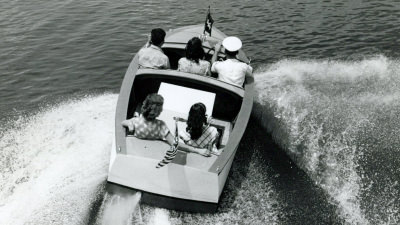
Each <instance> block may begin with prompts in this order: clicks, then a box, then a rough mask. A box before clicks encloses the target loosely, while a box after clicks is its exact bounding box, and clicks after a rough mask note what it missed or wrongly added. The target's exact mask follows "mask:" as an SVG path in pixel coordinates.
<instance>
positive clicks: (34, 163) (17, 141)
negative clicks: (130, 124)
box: [0, 94, 117, 225]
mask: <svg viewBox="0 0 400 225" xmlns="http://www.w3.org/2000/svg"><path fill="white" fill-rule="evenodd" d="M116 99H117V95H115V94H105V95H102V96H97V97H94V96H88V97H87V98H84V99H80V100H70V101H67V102H63V103H60V104H59V105H56V106H52V107H50V108H45V109H43V110H42V111H41V112H39V113H36V114H35V115H30V116H26V117H21V118H19V119H18V120H16V121H13V123H12V126H9V127H8V128H5V129H3V131H2V132H1V133H0V149H1V151H0V224H13V225H15V224H53V223H56V224H82V223H85V220H86V219H87V215H88V214H89V210H90V206H91V205H90V204H91V203H92V202H94V201H96V198H99V196H100V195H102V194H101V193H99V192H101V190H102V189H103V188H104V182H105V180H106V176H107V169H108V160H109V152H110V149H111V144H112V137H113V130H114V127H113V121H114V120H113V117H114V110H115V107H114V106H115V103H116ZM22 205H23V206H22Z"/></svg>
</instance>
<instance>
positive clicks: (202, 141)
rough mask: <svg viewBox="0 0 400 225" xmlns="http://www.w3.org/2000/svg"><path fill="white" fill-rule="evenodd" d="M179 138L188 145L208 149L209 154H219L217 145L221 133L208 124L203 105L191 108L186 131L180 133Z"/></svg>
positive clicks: (199, 104) (197, 104) (195, 105)
mask: <svg viewBox="0 0 400 225" xmlns="http://www.w3.org/2000/svg"><path fill="white" fill-rule="evenodd" d="M179 136H180V138H181V139H182V140H183V141H184V142H185V144H187V145H190V146H193V147H196V148H206V149H207V150H208V152H209V154H211V152H213V153H215V154H218V149H217V146H216V143H217V142H218V137H219V133H218V130H217V128H215V127H212V126H210V124H209V123H207V115H206V106H205V105H204V104H203V103H196V104H194V105H193V106H192V107H191V108H190V111H189V116H188V120H187V127H186V131H183V132H180V134H179Z"/></svg>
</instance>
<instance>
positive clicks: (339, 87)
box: [255, 56, 400, 224]
mask: <svg viewBox="0 0 400 225" xmlns="http://www.w3.org/2000/svg"><path fill="white" fill-rule="evenodd" d="M399 73H400V64H399V63H398V61H395V60H390V59H388V58H386V57H384V56H375V57H371V58H366V59H363V60H359V61H333V60H303V61H302V60H290V59H286V60H281V61H279V62H277V63H274V64H272V65H269V66H267V67H265V68H263V69H261V70H259V72H257V73H256V74H255V80H256V89H257V90H258V93H257V95H256V101H257V102H258V103H259V104H261V105H263V106H264V108H263V111H262V112H261V114H262V115H261V118H262V120H263V122H264V124H263V125H264V126H265V127H267V130H268V131H269V132H271V134H272V136H273V137H274V139H275V141H276V142H277V143H278V144H280V146H282V147H283V148H284V149H285V150H286V151H287V152H288V153H289V155H290V156H291V157H292V158H293V159H294V161H296V163H297V164H298V165H299V166H300V167H301V168H302V169H304V170H305V171H306V172H307V173H308V174H309V176H310V177H311V178H312V179H313V180H314V181H315V182H316V183H317V184H318V185H320V186H321V187H322V188H323V189H324V190H325V191H326V192H327V193H328V194H329V195H330V196H331V197H332V199H334V201H335V202H337V203H338V205H339V209H340V210H341V212H340V215H342V216H343V218H344V219H345V220H346V221H348V222H350V223H352V224H368V223H369V221H368V219H367V216H366V214H365V211H364V210H365V209H362V207H361V197H360V194H361V192H362V191H363V190H362V184H361V180H362V178H361V177H360V174H362V171H360V169H361V168H360V167H359V165H358V159H359V157H361V156H362V155H361V154H362V153H361V152H360V151H359V149H357V148H356V146H355V142H356V140H355V139H354V138H356V136H357V135H358V134H359V132H360V131H363V130H365V128H370V127H377V126H379V124H374V122H373V121H372V120H371V119H373V118H374V113H376V114H379V109H380V108H381V106H383V105H386V107H391V108H392V111H393V112H396V111H397V113H400V112H398V108H396V107H398V105H399V104H398V102H400V91H399V88H398V87H399V86H400V77H399V76H398V74H399ZM374 111H376V112H374ZM375 117H376V116H375ZM378 130H379V129H378ZM397 209H398V208H397Z"/></svg>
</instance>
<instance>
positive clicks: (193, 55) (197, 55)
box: [178, 37, 211, 75]
mask: <svg viewBox="0 0 400 225" xmlns="http://www.w3.org/2000/svg"><path fill="white" fill-rule="evenodd" d="M185 51H186V57H184V58H181V59H179V61H178V71H182V72H187V73H194V74H199V75H210V72H209V70H210V65H211V64H210V62H208V61H206V60H203V58H204V55H205V53H204V49H203V44H202V42H201V40H200V38H198V37H194V38H192V39H190V40H189V41H188V43H187V44H186V49H185Z"/></svg>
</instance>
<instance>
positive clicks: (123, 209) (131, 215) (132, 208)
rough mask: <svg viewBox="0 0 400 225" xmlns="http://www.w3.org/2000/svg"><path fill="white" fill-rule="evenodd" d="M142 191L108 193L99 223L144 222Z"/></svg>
mask: <svg viewBox="0 0 400 225" xmlns="http://www.w3.org/2000/svg"><path fill="white" fill-rule="evenodd" d="M140 198H141V193H140V192H136V193H132V194H126V193H124V194H106V197H105V198H104V201H103V206H102V209H101V210H100V211H101V214H102V215H101V216H99V217H98V218H97V221H101V222H97V224H102V225H108V224H113V225H126V224H139V223H142V215H141V212H140V207H139V201H140Z"/></svg>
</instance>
